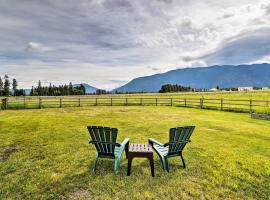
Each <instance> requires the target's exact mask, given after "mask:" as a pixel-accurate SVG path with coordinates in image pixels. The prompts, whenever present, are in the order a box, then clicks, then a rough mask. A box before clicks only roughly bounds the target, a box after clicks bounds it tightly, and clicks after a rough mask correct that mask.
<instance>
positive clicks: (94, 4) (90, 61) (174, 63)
mask: <svg viewBox="0 0 270 200" xmlns="http://www.w3.org/2000/svg"><path fill="white" fill-rule="evenodd" d="M269 35H270V2H269V0H256V1H254V0H237V1H235V0H219V1H217V0H192V1H191V0H147V1H146V0H135V1H130V0H0V75H2V76H3V75H4V74H8V75H9V76H10V77H16V78H17V79H18V81H19V85H20V86H21V87H31V86H32V85H33V84H36V83H37V81H38V80H41V81H42V82H43V83H44V84H48V83H49V82H51V83H53V84H63V83H68V82H69V81H72V82H73V83H81V82H84V83H89V84H91V85H93V86H97V87H100V88H105V89H111V88H114V87H117V86H119V85H122V84H124V83H126V82H128V81H129V80H131V79H133V78H135V77H138V76H145V75H150V74H155V73H160V72H165V71H168V70H171V69H176V68H183V67H204V66H209V65H215V64H220V65H221V64H243V63H260V62H270V36H269Z"/></svg>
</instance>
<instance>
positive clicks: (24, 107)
mask: <svg viewBox="0 0 270 200" xmlns="http://www.w3.org/2000/svg"><path fill="white" fill-rule="evenodd" d="M23 107H24V109H25V107H26V105H25V96H24V99H23Z"/></svg>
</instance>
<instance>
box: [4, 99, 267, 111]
mask: <svg viewBox="0 0 270 200" xmlns="http://www.w3.org/2000/svg"><path fill="white" fill-rule="evenodd" d="M82 106H179V107H196V108H201V109H216V110H223V111H236V112H250V113H253V112H256V113H270V100H252V99H250V100H236V99H225V98H224V99H213V98H149V97H147V98H116V97H114V98H104V97H103V98H93V97H39V98H37V97H18V98H5V99H2V105H1V108H2V109H34V108H39V109H42V108H57V107H58V108H63V107H82Z"/></svg>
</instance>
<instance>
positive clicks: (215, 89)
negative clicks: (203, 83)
mask: <svg viewBox="0 0 270 200" xmlns="http://www.w3.org/2000/svg"><path fill="white" fill-rule="evenodd" d="M209 91H213V92H216V91H218V89H217V88H211V89H209Z"/></svg>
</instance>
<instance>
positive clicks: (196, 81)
mask: <svg viewBox="0 0 270 200" xmlns="http://www.w3.org/2000/svg"><path fill="white" fill-rule="evenodd" d="M164 84H178V85H182V86H190V87H193V88H205V89H210V88H215V87H217V86H219V87H220V88H227V87H240V86H256V87H265V86H270V64H267V63H263V64H252V65H237V66H235V65H221V66H218V65H216V66H211V67H198V68H184V69H176V70H171V71H168V72H166V73H161V74H155V75H151V76H144V77H139V78H135V79H133V80H132V81H130V82H129V83H127V84H125V85H123V86H121V87H119V88H116V89H114V90H113V91H118V92H157V91H159V90H160V88H161V86H162V85H164Z"/></svg>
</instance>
